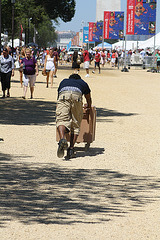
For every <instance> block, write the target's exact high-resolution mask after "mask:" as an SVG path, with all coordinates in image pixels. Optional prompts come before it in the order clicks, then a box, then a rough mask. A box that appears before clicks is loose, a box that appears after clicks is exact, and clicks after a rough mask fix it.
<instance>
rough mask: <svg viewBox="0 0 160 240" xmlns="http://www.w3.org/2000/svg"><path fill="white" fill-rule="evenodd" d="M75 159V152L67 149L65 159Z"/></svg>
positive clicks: (72, 149)
mask: <svg viewBox="0 0 160 240" xmlns="http://www.w3.org/2000/svg"><path fill="white" fill-rule="evenodd" d="M75 157H76V152H75V150H74V148H70V147H69V148H68V149H67V156H66V158H67V159H71V158H75Z"/></svg>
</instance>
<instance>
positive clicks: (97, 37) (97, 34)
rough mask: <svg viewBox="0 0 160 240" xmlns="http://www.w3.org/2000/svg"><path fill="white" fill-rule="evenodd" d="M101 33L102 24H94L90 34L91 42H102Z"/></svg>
mask: <svg viewBox="0 0 160 240" xmlns="http://www.w3.org/2000/svg"><path fill="white" fill-rule="evenodd" d="M102 31H103V22H96V23H94V24H93V33H92V36H93V37H92V41H93V42H101V41H102Z"/></svg>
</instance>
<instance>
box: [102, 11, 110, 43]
mask: <svg viewBox="0 0 160 240" xmlns="http://www.w3.org/2000/svg"><path fill="white" fill-rule="evenodd" d="M109 18H110V12H108V11H104V26H103V28H104V30H103V34H104V39H109Z"/></svg>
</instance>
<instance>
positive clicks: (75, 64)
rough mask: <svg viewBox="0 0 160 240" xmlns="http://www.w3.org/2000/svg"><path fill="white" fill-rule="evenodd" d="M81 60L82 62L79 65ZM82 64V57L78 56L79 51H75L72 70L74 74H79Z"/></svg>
mask: <svg viewBox="0 0 160 240" xmlns="http://www.w3.org/2000/svg"><path fill="white" fill-rule="evenodd" d="M79 60H80V62H79V63H78V61H79ZM80 63H81V59H80V56H79V55H78V51H74V53H73V55H72V68H73V69H74V73H77V74H78V73H79V70H80Z"/></svg>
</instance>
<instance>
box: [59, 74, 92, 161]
mask: <svg viewBox="0 0 160 240" xmlns="http://www.w3.org/2000/svg"><path fill="white" fill-rule="evenodd" d="M90 92H91V90H90V88H89V86H88V84H87V83H86V82H85V81H84V80H82V79H81V77H80V75H78V74H72V75H70V76H69V79H68V78H67V79H63V80H62V81H61V83H60V85H59V87H58V102H57V108H56V126H57V129H58V132H59V136H60V141H59V143H58V150H57V156H58V157H59V158H62V157H63V156H64V150H67V158H68V159H70V158H73V157H75V150H74V144H75V142H76V140H77V137H78V135H79V132H80V124H81V121H82V118H83V102H82V95H84V96H85V98H86V101H87V104H86V105H85V107H86V108H89V109H90V108H91V94H90ZM66 132H70V146H69V148H68V143H67V140H66V139H65V133H66Z"/></svg>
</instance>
